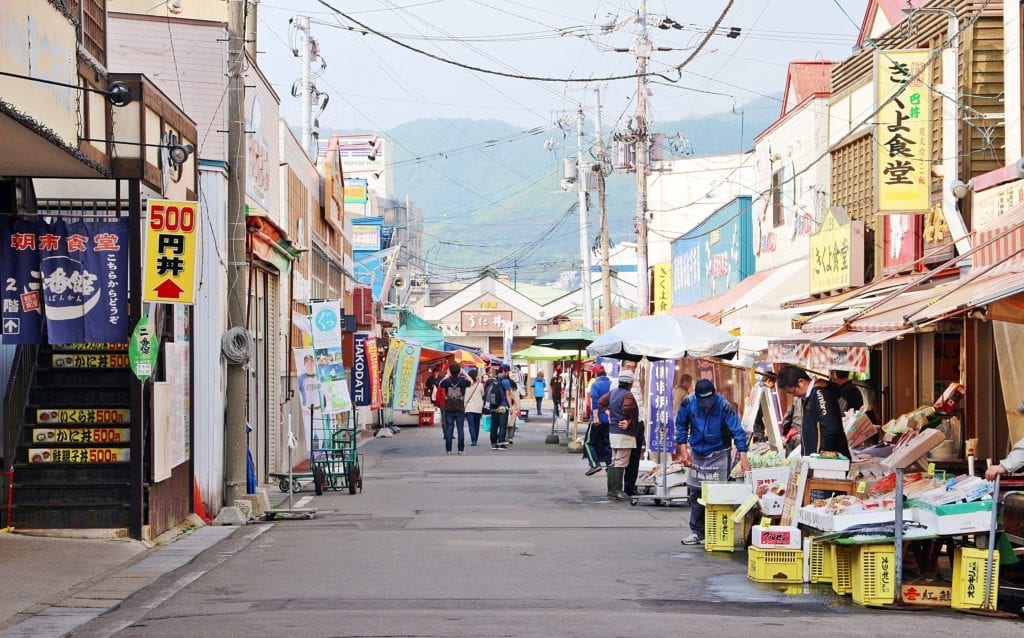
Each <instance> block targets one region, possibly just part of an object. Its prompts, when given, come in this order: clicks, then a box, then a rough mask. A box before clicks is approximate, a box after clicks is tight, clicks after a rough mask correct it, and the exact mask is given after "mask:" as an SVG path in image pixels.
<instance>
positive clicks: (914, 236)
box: [882, 214, 927, 274]
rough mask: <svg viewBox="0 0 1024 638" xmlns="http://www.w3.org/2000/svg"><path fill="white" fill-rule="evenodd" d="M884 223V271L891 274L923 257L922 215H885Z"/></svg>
mask: <svg viewBox="0 0 1024 638" xmlns="http://www.w3.org/2000/svg"><path fill="white" fill-rule="evenodd" d="M926 217H927V216H926ZM882 224H883V232H884V237H883V238H882V243H883V249H884V254H883V256H882V269H883V272H885V274H889V273H894V272H902V271H905V270H907V269H908V268H911V267H912V266H913V264H914V262H916V261H917V260H918V259H920V258H921V233H920V228H921V215H903V214H895V215H884V216H883V217H882Z"/></svg>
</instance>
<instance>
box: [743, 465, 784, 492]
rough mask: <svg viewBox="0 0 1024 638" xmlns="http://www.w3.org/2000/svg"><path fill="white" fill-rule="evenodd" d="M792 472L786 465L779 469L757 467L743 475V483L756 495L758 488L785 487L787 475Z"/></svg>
mask: <svg viewBox="0 0 1024 638" xmlns="http://www.w3.org/2000/svg"><path fill="white" fill-rule="evenodd" d="M791 471H792V468H790V467H789V466H788V465H782V466H780V467H759V468H755V469H752V470H750V471H749V472H747V473H746V474H744V475H743V482H744V483H746V484H747V485H749V486H750V490H751V491H752V492H753V493H754V494H757V490H758V488H761V487H774V486H776V485H781V486H782V487H786V483H788V482H789V475H790V472H791Z"/></svg>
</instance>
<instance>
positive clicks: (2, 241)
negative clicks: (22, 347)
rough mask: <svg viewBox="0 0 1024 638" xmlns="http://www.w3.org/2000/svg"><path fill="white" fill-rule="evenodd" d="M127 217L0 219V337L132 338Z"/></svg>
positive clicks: (14, 340) (11, 340) (28, 340)
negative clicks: (100, 219)
mask: <svg viewBox="0 0 1024 638" xmlns="http://www.w3.org/2000/svg"><path fill="white" fill-rule="evenodd" d="M127 276H128V222H127V220H122V221H116V222H90V223H86V222H72V223H67V222H65V221H63V220H60V219H58V220H56V221H54V222H46V221H44V220H42V219H35V220H27V219H16V220H11V219H7V218H4V219H0V291H2V292H0V342H2V343H7V344H35V343H39V342H40V339H41V337H42V322H43V317H45V318H46V328H47V338H48V340H49V342H50V343H52V344H63V343H80V342H94V343H103V342H116V341H125V340H127V338H128V330H129V326H128V279H127Z"/></svg>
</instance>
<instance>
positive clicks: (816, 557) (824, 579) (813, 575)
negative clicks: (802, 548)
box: [808, 538, 835, 583]
mask: <svg viewBox="0 0 1024 638" xmlns="http://www.w3.org/2000/svg"><path fill="white" fill-rule="evenodd" d="M810 548H811V549H810V552H811V553H810V559H809V561H808V562H809V565H808V569H810V580H811V582H812V583H831V582H832V552H833V551H834V550H835V545H833V544H832V543H815V542H814V539H813V538H812V539H811V543H810Z"/></svg>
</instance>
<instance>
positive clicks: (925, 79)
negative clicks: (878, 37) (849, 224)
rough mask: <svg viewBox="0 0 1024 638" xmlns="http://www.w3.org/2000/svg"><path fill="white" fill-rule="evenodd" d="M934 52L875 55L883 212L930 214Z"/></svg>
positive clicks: (878, 172) (878, 181) (877, 148)
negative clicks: (931, 60) (931, 87)
mask: <svg viewBox="0 0 1024 638" xmlns="http://www.w3.org/2000/svg"><path fill="white" fill-rule="evenodd" d="M930 58H931V52H930V51H928V50H923V49H912V50H908V51H879V52H877V53H876V54H875V107H876V108H877V109H878V124H877V125H876V129H875V140H876V143H875V156H876V159H875V171H876V173H875V181H876V184H877V186H878V188H877V190H876V192H877V193H878V212H883V213H925V212H927V211H928V208H929V199H930V197H931V168H930V159H931V90H930V89H929V86H931V81H932V78H931V66H930V64H929V59H930Z"/></svg>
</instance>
